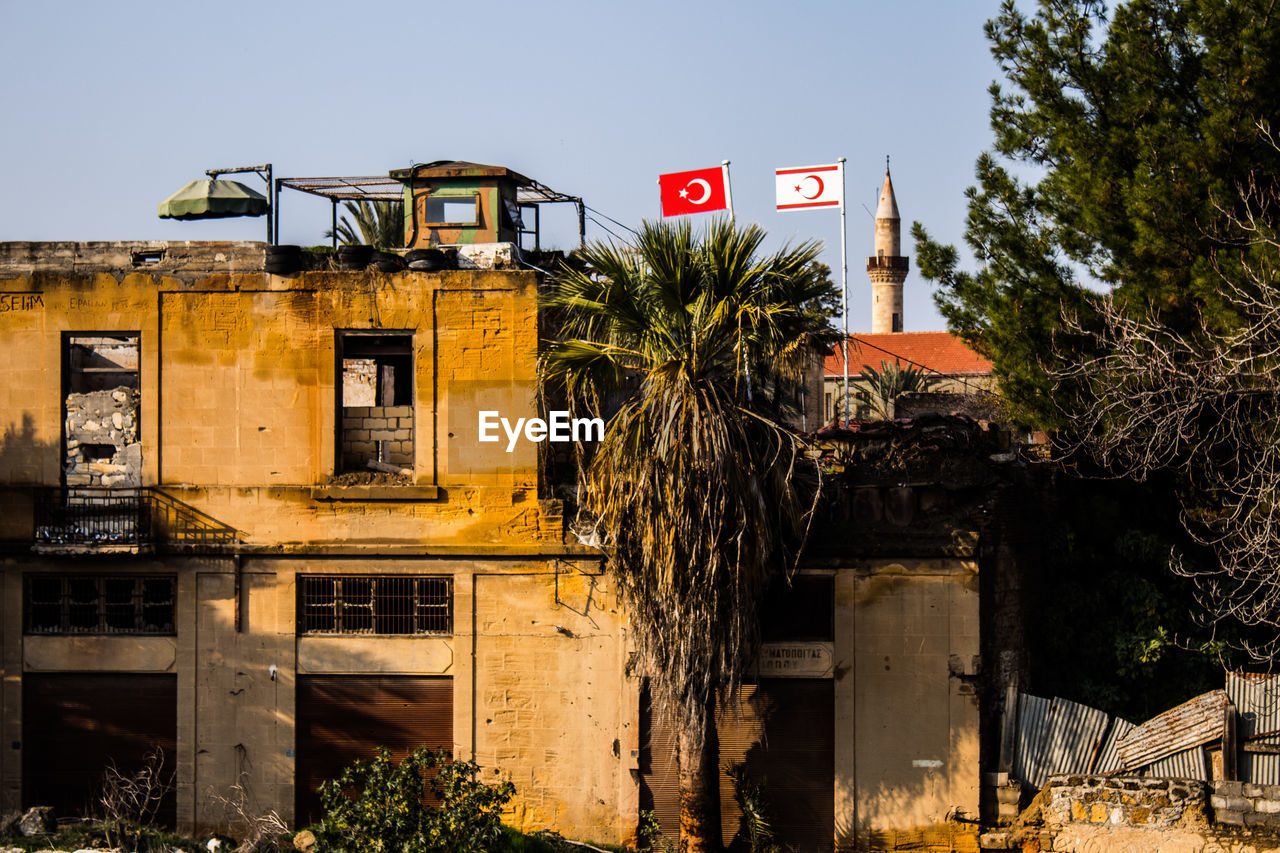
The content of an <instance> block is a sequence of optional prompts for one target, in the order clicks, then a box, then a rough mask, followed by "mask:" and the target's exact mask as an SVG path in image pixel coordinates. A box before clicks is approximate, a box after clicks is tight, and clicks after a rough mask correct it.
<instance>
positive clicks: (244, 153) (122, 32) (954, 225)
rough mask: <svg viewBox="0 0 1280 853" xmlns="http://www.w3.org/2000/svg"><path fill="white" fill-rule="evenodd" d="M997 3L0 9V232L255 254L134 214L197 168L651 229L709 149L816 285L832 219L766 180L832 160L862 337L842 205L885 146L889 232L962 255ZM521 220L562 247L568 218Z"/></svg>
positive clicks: (862, 218)
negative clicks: (452, 196) (478, 194)
mask: <svg viewBox="0 0 1280 853" xmlns="http://www.w3.org/2000/svg"><path fill="white" fill-rule="evenodd" d="M996 6H997V0H963V2H956V0H884V2H877V3H871V2H866V1H865V0H844V2H836V0H821V1H820V2H819V1H818V0H815V1H814V2H804V0H800V2H792V3H786V4H782V3H763V2H755V0H737V2H708V1H706V0H683V2H671V0H650V2H643V3H626V4H623V3H613V2H602V0H593V2H562V0H542V2H532V1H531V0H521V2H507V0H499V2H490V3H487V4H479V3H457V2H454V3H448V4H445V3H440V2H415V3H409V2H365V3H362V4H356V3H335V2H328V0H318V1H317V2H310V3H293V2H262V0H255V2H242V1H241V0H233V1H232V2H220V3H212V4H197V3H186V2H172V0H169V2H164V3H159V2H155V3H146V2H127V0H126V1H125V2H115V3H76V4H61V3H57V4H55V3H22V2H17V0H0V10H2V12H0V15H2V20H3V27H0V68H2V73H0V104H2V105H3V114H4V116H5V120H4V124H5V129H4V131H3V132H2V133H0V187H3V190H2V194H3V204H0V240H116V239H173V240H182V239H188V240H201V239H248V240H260V239H262V238H263V236H264V234H265V225H264V222H263V220H262V219H240V220H222V221H211V222H172V221H166V220H161V219H158V218H157V217H156V205H157V204H158V203H159V202H160V201H161V200H162V199H163V198H165V197H166V196H167V195H169V194H170V193H171V192H173V191H174V190H176V189H178V187H180V186H181V185H182V184H184V183H185V182H187V181H189V180H193V179H195V178H200V177H203V171H204V170H205V169H209V168H215V167H222V166H232V165H249V164H256V163H262V162H268V161H270V162H272V163H274V164H275V168H276V175H277V176H281V177H289V176H313V175H363V174H382V173H385V172H387V171H388V170H390V169H394V168H401V167H405V166H408V165H410V164H412V163H414V162H423V161H429V160H439V159H459V160H473V161H476V162H481V163H492V164H498V165H504V166H509V167H511V168H513V169H515V170H516V171H518V172H521V173H523V174H525V175H528V176H530V177H532V178H534V179H536V180H539V181H541V182H542V183H544V184H547V185H549V186H551V187H553V188H555V189H558V190H561V191H562V192H566V193H570V194H573V195H580V196H582V197H583V198H585V200H586V202H587V204H588V205H590V206H591V207H593V208H596V209H597V210H599V211H602V212H603V213H605V214H608V215H609V216H611V217H613V218H614V219H617V220H619V221H621V222H624V223H626V224H628V225H635V224H636V223H638V222H639V220H640V219H641V218H643V217H653V216H656V214H657V205H658V190H657V184H656V180H657V176H658V174H659V173H661V172H669V171H680V170H685V169H695V168H701V167H707V166H714V165H717V164H718V163H719V162H720V161H721V160H723V159H726V158H727V159H729V160H731V161H732V164H733V165H732V167H731V168H732V177H733V195H734V202H735V207H736V209H737V215H738V217H739V219H743V220H747V221H755V222H759V223H760V224H761V225H763V226H764V227H765V228H766V229H767V230H768V231H769V232H770V235H771V241H772V242H773V243H774V244H775V245H776V244H779V243H781V242H782V241H783V240H804V239H816V240H821V241H822V242H823V243H824V244H825V246H826V253H825V257H824V259H825V260H826V261H827V262H828V263H829V264H830V265H831V267H832V269H833V270H835V271H836V272H837V275H838V271H839V265H840V231H839V217H838V214H836V213H834V212H827V211H822V212H804V213H785V214H779V213H777V212H775V210H774V198H773V170H774V169H775V168H777V167H781V166H808V165H816V164H821V163H829V162H833V161H834V160H835V159H836V158H837V157H841V156H843V157H847V158H848V163H847V167H846V168H847V199H848V240H849V258H850V263H849V285H850V328H851V329H853V330H855V331H856V330H866V329H868V328H869V325H870V285H869V284H868V283H867V278H866V273H865V271H864V265H865V261H866V255H868V254H869V253H870V251H871V241H872V234H873V232H872V222H871V218H870V214H869V213H868V212H867V210H864V206H865V208H867V209H869V210H873V209H874V208H875V202H876V197H877V195H878V192H879V188H880V183H881V180H882V177H883V174H884V158H885V155H886V154H889V155H891V156H892V158H893V161H892V163H893V176H894V185H895V187H896V189H897V194H898V203H899V207H900V209H901V211H902V216H903V220H904V231H906V230H907V229H908V228H909V226H910V222H911V221H912V220H917V219H918V220H920V221H922V222H923V223H924V224H925V225H926V227H928V228H929V229H930V231H931V232H932V233H933V234H934V235H935V236H937V237H940V238H942V239H945V240H948V241H950V242H955V243H959V242H960V238H961V233H962V229H963V226H964V217H965V200H964V196H963V192H964V189H965V188H966V187H967V186H969V185H970V184H971V183H973V165H974V161H975V159H976V158H977V156H978V154H979V153H980V152H981V151H982V150H983V149H984V148H986V147H988V146H989V144H990V139H991V134H990V130H989V128H988V117H987V107H988V96H987V93H986V89H987V86H988V85H989V84H990V83H991V81H992V80H993V79H994V78H995V76H996V68H995V65H994V63H993V61H992V60H991V57H990V54H989V53H988V51H987V45H986V43H985V41H984V39H983V36H982V24H983V21H985V20H986V19H987V18H988V17H990V16H991V15H993V14H994V13H995V11H996ZM244 181H245V182H246V183H248V184H250V185H253V186H255V187H256V186H257V185H259V184H260V183H261V182H260V181H258V179H256V178H254V177H252V176H248V177H245V178H244ZM281 217H282V221H281V241H282V242H290V243H302V244H314V243H319V242H323V238H322V233H323V231H324V229H325V228H327V227H328V223H329V206H328V203H327V202H325V201H324V200H322V199H317V198H312V197H309V196H304V195H301V194H298V193H294V192H289V191H286V192H285V194H284V197H283V199H282V202H281ZM543 226H544V244H547V243H549V244H552V245H555V246H559V247H562V248H563V247H571V246H572V245H574V244H575V242H576V221H575V217H574V216H573V214H572V212H571V208H570V207H569V206H563V208H562V209H561V210H559V211H558V212H557V211H548V212H547V213H546V214H545V216H544V220H543ZM611 227H612V226H611ZM615 230H617V229H615ZM605 236H607V235H606V234H605V232H603V231H602V230H600V229H599V228H598V227H596V226H594V225H590V224H589V226H588V238H589V239H593V238H600V237H605ZM904 249H905V251H906V252H907V253H908V254H911V253H912V250H911V245H910V240H909V238H907V239H905V240H904ZM906 287H907V296H906V306H905V314H906V318H905V320H906V328H907V330H908V331H912V330H924V329H937V328H942V326H943V323H942V320H941V318H940V317H939V316H938V314H937V311H936V309H935V308H934V306H933V301H932V294H931V288H930V287H929V285H928V284H927V283H926V282H924V281H923V280H922V279H920V277H919V275H918V274H917V273H916V272H915V270H914V264H913V271H912V274H911V276H910V277H909V278H908V279H907V286H906Z"/></svg>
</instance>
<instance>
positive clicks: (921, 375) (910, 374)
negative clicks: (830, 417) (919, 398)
mask: <svg viewBox="0 0 1280 853" xmlns="http://www.w3.org/2000/svg"><path fill="white" fill-rule="evenodd" d="M939 382H941V380H940V379H939V378H938V376H937V375H936V374H933V373H928V372H926V371H924V370H920V369H917V368H915V367H912V366H910V365H908V366H907V367H903V366H902V364H901V363H900V362H899V361H898V360H897V359H894V362H893V364H890V363H889V362H887V361H881V362H880V369H879V370H876V369H875V368H874V367H872V366H871V365H869V364H864V365H862V375H861V376H860V377H859V378H858V380H857V385H856V386H855V388H854V390H853V393H852V397H853V399H854V404H855V409H854V411H855V412H857V413H858V416H859V417H862V414H863V412H864V411H866V412H869V413H870V414H871V415H872V417H874V418H876V419H878V420H882V421H889V420H893V417H894V406H895V404H896V403H897V402H898V398H899V397H901V396H902V395H903V394H916V393H921V392H925V391H931V390H933V389H934V388H936V387H937V386H938V383H939ZM842 408H843V407H841V409H839V410H842ZM839 410H838V411H839Z"/></svg>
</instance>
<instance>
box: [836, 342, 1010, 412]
mask: <svg viewBox="0 0 1280 853" xmlns="http://www.w3.org/2000/svg"><path fill="white" fill-rule="evenodd" d="M895 362H896V363H897V364H899V365H901V367H902V368H904V369H905V368H908V367H911V368H915V369H916V370H920V371H923V372H925V373H928V374H931V375H934V376H937V377H938V378H939V380H940V381H939V383H938V384H937V385H936V386H935V387H934V388H933V389H932V390H934V391H941V392H950V393H956V394H967V393H973V392H975V391H990V390H994V388H995V379H994V377H993V376H992V375H991V362H989V361H987V359H985V358H983V357H982V356H981V355H979V354H978V353H976V352H974V351H973V350H972V349H970V348H969V347H968V345H966V344H965V342H964V341H962V340H960V339H959V338H958V337H956V336H955V335H953V334H951V333H950V332H888V333H880V334H876V333H862V334H853V335H850V336H849V383H850V386H851V387H852V385H853V384H855V383H857V382H858V381H859V380H861V379H862V377H863V374H864V373H865V369H866V367H868V366H869V367H871V368H873V369H875V370H882V363H883V364H890V365H892V364H894V363H895ZM823 373H824V394H823V397H824V401H823V402H824V411H825V418H826V421H827V422H828V423H829V422H831V421H832V420H833V419H834V418H835V416H836V403H837V401H838V400H839V399H840V395H841V393H842V388H841V386H842V385H843V382H844V356H843V354H842V353H841V351H840V348H839V347H836V348H835V350H833V351H832V352H831V353H830V354H829V355H828V356H827V357H826V361H825V363H824V365H823ZM865 416H866V415H865V413H859V412H858V411H856V410H855V412H854V417H855V418H858V417H865Z"/></svg>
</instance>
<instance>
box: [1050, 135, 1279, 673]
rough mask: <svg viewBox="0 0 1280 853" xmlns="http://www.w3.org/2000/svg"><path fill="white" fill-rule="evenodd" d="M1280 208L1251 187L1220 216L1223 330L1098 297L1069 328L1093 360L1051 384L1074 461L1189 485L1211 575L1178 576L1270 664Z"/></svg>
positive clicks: (1213, 620)
mask: <svg viewBox="0 0 1280 853" xmlns="http://www.w3.org/2000/svg"><path fill="white" fill-rule="evenodd" d="M1262 130H1263V132H1264V133H1265V132H1266V129H1265V127H1264V128H1262ZM1275 208H1276V199H1275V196H1274V194H1273V192H1272V191H1271V190H1269V189H1267V188H1265V187H1261V186H1259V184H1258V183H1257V182H1256V181H1255V180H1253V179H1250V181H1249V182H1248V183H1247V184H1246V185H1245V186H1243V187H1241V188H1240V196H1239V204H1238V205H1237V206H1236V207H1234V208H1233V209H1231V210H1226V209H1223V208H1221V207H1220V208H1219V209H1220V211H1221V212H1222V214H1223V215H1224V218H1225V221H1226V222H1227V223H1228V227H1229V228H1230V234H1229V235H1228V236H1227V237H1226V238H1224V239H1221V240H1220V242H1221V244H1222V245H1223V246H1224V251H1223V252H1222V253H1220V254H1219V255H1218V256H1216V257H1215V262H1214V266H1215V269H1216V270H1217V272H1218V274H1219V277H1220V280H1221V291H1220V295H1221V298H1222V303H1221V305H1220V306H1219V307H1220V308H1221V309H1225V311H1226V316H1227V317H1228V320H1227V321H1226V322H1210V321H1208V320H1206V321H1204V322H1202V323H1200V324H1199V325H1198V326H1197V327H1195V328H1190V329H1188V328H1175V327H1173V326H1172V325H1171V324H1169V323H1167V322H1165V321H1164V320H1162V319H1161V317H1160V316H1159V314H1158V312H1157V311H1156V310H1153V309H1152V308H1150V307H1147V308H1146V309H1145V310H1134V308H1133V306H1130V305H1124V304H1122V303H1121V302H1120V301H1119V300H1118V298H1117V297H1115V296H1114V295H1113V296H1106V297H1101V298H1099V299H1098V300H1096V303H1095V306H1094V307H1095V308H1096V309H1097V313H1096V316H1094V317H1091V318H1089V320H1088V321H1085V320H1082V319H1081V318H1080V317H1078V316H1074V317H1068V318H1067V319H1066V323H1065V325H1066V334H1068V335H1074V336H1080V337H1082V338H1084V339H1085V340H1087V341H1089V342H1090V343H1091V344H1092V345H1093V346H1092V351H1093V352H1094V353H1096V354H1094V355H1091V356H1087V357H1085V358H1083V359H1081V360H1079V361H1077V362H1076V363H1074V364H1072V365H1070V366H1066V367H1061V368H1058V369H1057V370H1056V371H1054V372H1053V374H1052V376H1053V379H1054V391H1055V394H1056V396H1057V402H1058V405H1059V407H1060V408H1061V409H1062V411H1063V412H1064V413H1065V414H1066V415H1067V416H1068V417H1069V419H1070V420H1071V428H1070V430H1069V432H1070V435H1072V436H1074V438H1073V439H1071V442H1073V443H1071V444H1070V445H1069V447H1068V451H1069V453H1071V452H1074V453H1083V454H1085V455H1087V456H1088V457H1089V458H1091V459H1093V460H1095V461H1096V462H1098V463H1100V464H1101V465H1102V466H1104V468H1105V469H1106V470H1108V471H1109V472H1110V473H1113V474H1115V475H1118V476H1126V477H1133V478H1136V479H1139V480H1142V479H1146V478H1147V477H1149V476H1151V475H1152V474H1154V473H1156V472H1161V471H1172V472H1178V473H1180V474H1183V475H1185V476H1186V478H1187V479H1186V486H1187V488H1186V489H1185V490H1183V494H1182V495H1181V499H1182V507H1183V525H1184V527H1185V528H1186V530H1187V531H1188V532H1189V533H1190V534H1191V536H1192V537H1193V538H1194V539H1195V541H1196V542H1198V543H1200V544H1201V545H1203V546H1206V547H1207V549H1209V551H1210V552H1211V553H1212V554H1213V555H1214V558H1215V564H1214V565H1211V566H1208V567H1205V566H1197V565H1192V564H1191V562H1190V561H1181V560H1175V563H1176V564H1177V568H1178V569H1179V570H1180V571H1181V572H1182V573H1183V574H1185V575H1187V576H1189V577H1192V578H1193V579H1195V581H1196V582H1197V587H1198V590H1199V597H1200V603H1201V604H1202V605H1203V607H1204V609H1205V613H1204V615H1205V617H1206V621H1207V623H1208V624H1209V625H1211V626H1213V627H1215V628H1216V627H1219V626H1221V625H1224V624H1228V623H1238V624H1239V625H1241V626H1243V627H1244V628H1245V629H1246V631H1245V636H1246V637H1250V639H1243V640H1239V641H1237V642H1236V643H1235V644H1236V645H1238V646H1239V647H1240V648H1242V649H1243V650H1244V651H1246V652H1247V653H1248V654H1249V655H1250V656H1252V657H1253V658H1254V659H1255V660H1258V661H1266V662H1268V663H1270V662H1273V661H1275V660H1277V658H1278V657H1280V423H1278V421H1277V415H1278V414H1280V275H1278V274H1277V273H1278V270H1277V264H1276V259H1277V258H1280V241H1278V239H1277V229H1276V222H1277V220H1276V217H1275V213H1276V209H1275ZM1223 327H1225V328H1227V329H1228V331H1220V330H1219V329H1221V328H1223ZM1258 629H1261V630H1258Z"/></svg>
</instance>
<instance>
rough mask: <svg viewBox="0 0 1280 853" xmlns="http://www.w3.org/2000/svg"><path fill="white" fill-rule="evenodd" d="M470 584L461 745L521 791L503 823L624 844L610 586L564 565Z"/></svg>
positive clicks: (635, 716)
mask: <svg viewBox="0 0 1280 853" xmlns="http://www.w3.org/2000/svg"><path fill="white" fill-rule="evenodd" d="M474 583H475V587H474V597H473V599H472V601H473V606H474V607H475V625H476V630H475V635H474V647H473V651H474V655H475V669H474V679H475V680H474V682H473V683H474V693H473V695H474V697H475V703H476V704H475V707H474V710H473V711H472V720H471V721H468V722H472V721H474V727H473V728H471V737H472V741H471V748H472V750H473V751H474V754H475V757H476V761H478V762H479V763H480V764H481V765H484V766H486V767H496V768H501V769H502V772H503V773H506V774H508V775H509V778H510V779H511V780H512V781H513V782H515V784H516V788H517V789H518V790H519V791H520V792H521V793H520V795H519V796H518V799H517V801H516V803H515V808H514V811H513V814H512V816H511V817H512V819H513V821H514V823H515V824H516V825H517V826H521V827H524V828H526V829H529V830H533V829H554V830H556V831H558V832H560V833H561V834H563V835H565V836H566V837H570V838H580V839H587V838H589V839H594V840H597V841H614V842H615V843H616V842H617V841H621V840H623V839H626V838H628V837H630V836H631V835H632V834H633V833H634V831H635V827H636V825H637V821H638V819H639V795H638V777H633V772H632V771H636V770H638V767H639V765H638V757H639V748H640V745H639V731H638V729H639V713H640V712H639V685H638V683H637V682H636V681H635V680H631V679H628V678H626V676H625V674H624V673H625V670H626V659H627V643H626V636H625V632H624V630H623V624H624V622H623V619H622V617H621V616H620V615H619V613H618V607H617V603H616V601H615V600H614V593H613V590H612V589H611V585H610V584H609V583H608V581H607V579H606V578H604V577H600V576H597V575H594V574H585V573H583V572H582V571H580V570H579V569H578V568H576V567H572V566H570V565H568V564H562V565H561V567H560V574H559V575H558V576H557V575H550V576H549V575H546V574H538V575H520V576H517V575H510V574H501V575H498V574H488V573H484V574H476V575H474ZM458 699H459V700H460V702H459V704H460V705H461V704H462V702H461V700H462V697H458ZM455 719H456V718H455ZM457 731H458V729H457V726H456V723H455V736H456V733H457ZM463 748H464V749H465V746H464V747H463Z"/></svg>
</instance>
